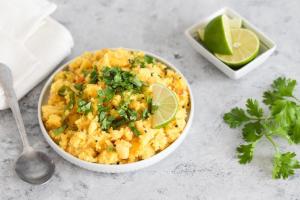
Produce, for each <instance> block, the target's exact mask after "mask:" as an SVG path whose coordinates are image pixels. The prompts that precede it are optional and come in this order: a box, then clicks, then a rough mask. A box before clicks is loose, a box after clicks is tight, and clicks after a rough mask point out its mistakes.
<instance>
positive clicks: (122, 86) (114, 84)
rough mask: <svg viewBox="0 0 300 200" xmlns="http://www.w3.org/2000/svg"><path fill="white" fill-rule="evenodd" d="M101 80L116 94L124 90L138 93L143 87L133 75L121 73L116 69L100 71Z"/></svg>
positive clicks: (121, 71)
mask: <svg viewBox="0 0 300 200" xmlns="http://www.w3.org/2000/svg"><path fill="white" fill-rule="evenodd" d="M102 79H103V81H104V82H105V84H106V85H107V86H108V87H110V88H112V89H113V90H115V91H116V92H123V91H125V90H133V91H140V90H141V89H142V86H143V82H142V81H140V80H139V79H138V78H137V77H136V76H135V75H134V74H132V73H130V72H128V71H123V70H121V69H120V68H118V67H113V68H109V67H105V68H104V69H103V71H102Z"/></svg>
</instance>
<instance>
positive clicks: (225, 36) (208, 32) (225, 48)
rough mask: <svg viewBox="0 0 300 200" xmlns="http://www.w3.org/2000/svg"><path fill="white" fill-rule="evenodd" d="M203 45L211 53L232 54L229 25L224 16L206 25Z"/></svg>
mask: <svg viewBox="0 0 300 200" xmlns="http://www.w3.org/2000/svg"><path fill="white" fill-rule="evenodd" d="M204 44H205V46H206V48H207V49H208V50H210V51H211V52H213V53H220V54H226V55H231V54H232V46H231V33H230V24H229V19H228V17H227V16H226V15H220V16H218V17H216V18H214V19H213V20H211V21H210V22H209V23H208V24H207V26H206V28H205V31H204Z"/></svg>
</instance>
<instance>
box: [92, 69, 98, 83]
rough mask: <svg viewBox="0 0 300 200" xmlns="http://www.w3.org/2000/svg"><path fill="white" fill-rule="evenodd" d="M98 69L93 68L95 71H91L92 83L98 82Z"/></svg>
mask: <svg viewBox="0 0 300 200" xmlns="http://www.w3.org/2000/svg"><path fill="white" fill-rule="evenodd" d="M98 76H99V74H98V71H97V69H93V71H92V72H91V73H90V83H92V84H96V83H97V82H98Z"/></svg>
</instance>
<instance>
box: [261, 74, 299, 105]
mask: <svg viewBox="0 0 300 200" xmlns="http://www.w3.org/2000/svg"><path fill="white" fill-rule="evenodd" d="M296 84H297V82H296V80H291V79H286V78H284V77H279V78H277V79H276V80H275V81H274V82H273V84H272V89H271V90H268V91H266V92H264V95H263V99H264V100H263V102H264V103H265V104H266V105H269V106H271V105H273V104H274V103H275V102H276V101H277V100H282V99H283V98H284V97H293V91H294V89H295V86H296Z"/></svg>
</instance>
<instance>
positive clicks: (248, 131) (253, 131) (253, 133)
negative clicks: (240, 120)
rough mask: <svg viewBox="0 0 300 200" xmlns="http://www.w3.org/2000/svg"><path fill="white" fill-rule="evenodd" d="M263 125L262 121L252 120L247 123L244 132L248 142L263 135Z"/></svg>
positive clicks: (244, 137)
mask: <svg viewBox="0 0 300 200" xmlns="http://www.w3.org/2000/svg"><path fill="white" fill-rule="evenodd" d="M262 131H263V126H262V125H261V123H260V122H250V123H247V124H245V126H244V128H243V130H242V133H243V139H244V140H245V141H246V142H255V141H257V140H259V139H260V138H261V137H262Z"/></svg>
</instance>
